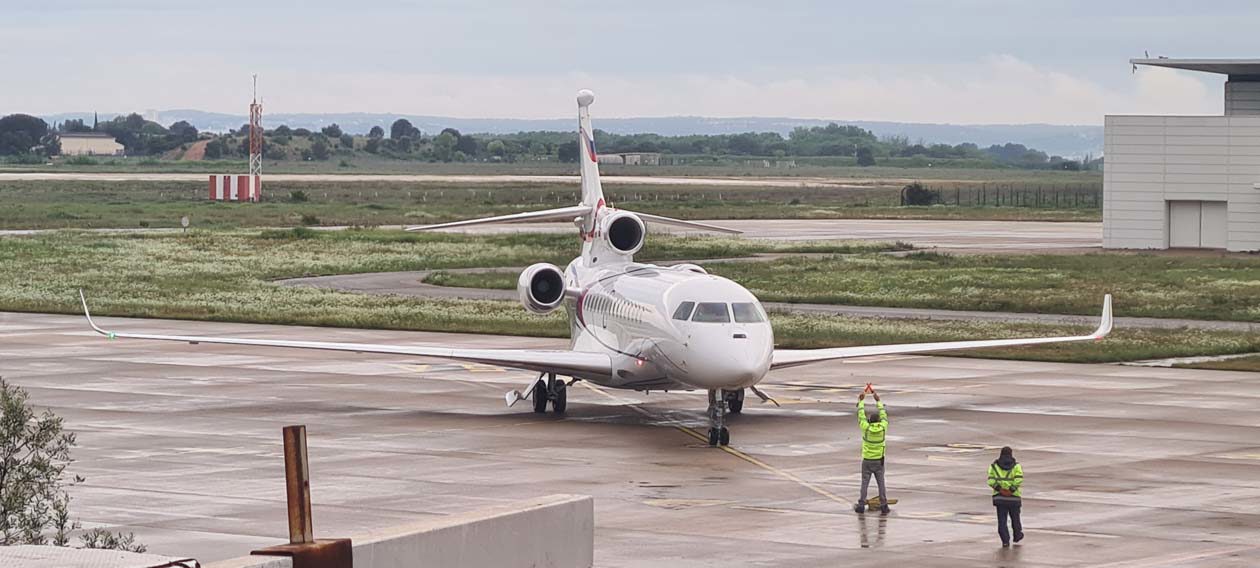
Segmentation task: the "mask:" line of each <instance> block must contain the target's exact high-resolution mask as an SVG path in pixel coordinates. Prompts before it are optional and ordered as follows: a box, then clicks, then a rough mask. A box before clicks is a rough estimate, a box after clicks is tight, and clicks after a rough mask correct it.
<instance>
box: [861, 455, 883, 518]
mask: <svg viewBox="0 0 1260 568" xmlns="http://www.w3.org/2000/svg"><path fill="white" fill-rule="evenodd" d="M872 475H873V476H875V484H876V485H879V506H881V507H883V506H884V505H887V504H888V496H887V493H886V492H885V491H884V460H882V459H878V460H862V494H861V497H860V498H859V500H858V503H861V504H862V505H863V506H866V491H867V489H868V488H870V486H871V476H872Z"/></svg>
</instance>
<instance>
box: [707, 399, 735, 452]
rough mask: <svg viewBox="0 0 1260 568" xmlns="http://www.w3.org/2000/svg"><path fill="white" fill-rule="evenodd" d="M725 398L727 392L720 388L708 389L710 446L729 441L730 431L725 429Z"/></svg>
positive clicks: (724, 444) (727, 443)
mask: <svg viewBox="0 0 1260 568" xmlns="http://www.w3.org/2000/svg"><path fill="white" fill-rule="evenodd" d="M741 398H742V397H741ZM727 400H728V399H727V393H725V392H723V391H722V390H719V389H713V390H710V391H709V445H710V446H712V447H717V446H726V445H729V444H730V443H731V433H730V431H729V430H727V429H726V406H727ZM740 402H741V403H742V402H743V401H742V400H741V401H740ZM741 406H742V404H741Z"/></svg>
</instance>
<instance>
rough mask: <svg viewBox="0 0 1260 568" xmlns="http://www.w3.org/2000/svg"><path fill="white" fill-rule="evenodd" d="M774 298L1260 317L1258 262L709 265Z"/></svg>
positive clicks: (962, 259) (1120, 256) (506, 279)
mask: <svg viewBox="0 0 1260 568" xmlns="http://www.w3.org/2000/svg"><path fill="white" fill-rule="evenodd" d="M707 269H708V270H709V272H711V273H714V274H719V275H722V276H725V277H727V278H730V279H732V280H735V281H737V282H739V283H741V284H743V285H744V286H747V287H748V289H749V290H751V291H752V292H753V293H754V294H756V295H757V297H758V298H760V299H762V300H764V301H773V302H795V303H813V304H844V305H857V306H888V307H906V308H940V309H953V310H973V311H1007V312H1033V313H1048V314H1083V315H1094V314H1096V313H1098V307H1099V305H1101V302H1102V297H1103V295H1104V294H1107V293H1110V294H1112V295H1114V296H1115V310H1116V315H1122V316H1142V317H1165V318H1187V319H1211V320H1237V321H1260V258H1248V257H1197V256H1167V255H1156V254H1134V253H1119V252H1117V253H1096V254H1086V255H995V256H980V255H943V254H938V253H934V252H916V253H911V254H909V255H905V256H889V255H847V256H828V257H824V258H819V257H809V258H801V257H789V258H784V259H780V260H774V261H770V262H724V263H720V264H712V265H709V266H708V267H707ZM428 282H430V283H432V284H437V285H441V286H460V287H472V288H503V289H507V288H512V287H513V286H515V282H516V277H515V275H513V274H504V273H479V274H453V273H445V272H439V273H435V274H433V275H431V276H430V277H429V280H428Z"/></svg>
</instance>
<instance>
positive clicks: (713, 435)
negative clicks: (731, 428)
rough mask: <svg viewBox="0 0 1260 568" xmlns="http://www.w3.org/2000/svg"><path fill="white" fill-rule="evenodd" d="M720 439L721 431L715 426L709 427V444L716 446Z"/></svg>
mask: <svg viewBox="0 0 1260 568" xmlns="http://www.w3.org/2000/svg"><path fill="white" fill-rule="evenodd" d="M721 441H722V435H721V432H719V431H718V429H717V428H709V446H712V447H714V448H716V447H717V445H718V442H721Z"/></svg>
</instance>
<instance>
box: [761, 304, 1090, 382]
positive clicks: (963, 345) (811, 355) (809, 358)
mask: <svg viewBox="0 0 1260 568" xmlns="http://www.w3.org/2000/svg"><path fill="white" fill-rule="evenodd" d="M1111 320H1112V317H1111V294H1107V295H1106V297H1104V298H1103V311H1102V321H1101V322H1099V324H1098V329H1096V330H1094V332H1093V333H1091V334H1089V335H1077V336H1068V337H1029V338H1023V339H982V340H977V341H941V342H936V343H906V344H902V345H862V346H858V347H835V348H831V349H775V350H774V358H773V359H772V360H771V363H770V368H771V369H772V370H773V369H784V368H787V367H795V366H798V365H806V364H809V363H817V362H819V361H832V360H835V359H849V358H852V357H867V356H870V355H896V354H901V353H924V352H928V351H950V350H954V349H977V348H981V347H1012V346H1016V345H1039V344H1042V343H1062V342H1070V341H1097V340H1100V339H1102V338H1104V337H1106V336H1107V334H1108V333H1111Z"/></svg>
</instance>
